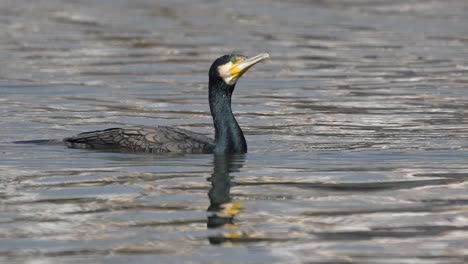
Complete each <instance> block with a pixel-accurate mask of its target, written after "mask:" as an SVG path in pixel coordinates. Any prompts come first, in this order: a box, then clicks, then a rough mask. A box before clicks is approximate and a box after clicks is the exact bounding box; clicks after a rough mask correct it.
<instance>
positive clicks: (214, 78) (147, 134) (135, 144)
mask: <svg viewBox="0 0 468 264" xmlns="http://www.w3.org/2000/svg"><path fill="white" fill-rule="evenodd" d="M268 57H269V55H268V54H266V53H264V54H259V55H257V56H255V57H252V58H246V57H244V56H241V55H224V56H222V57H220V58H218V59H216V60H215V61H214V62H213V64H212V65H211V67H210V70H209V84H208V89H209V96H208V98H209V105H210V111H211V115H212V117H213V124H214V128H215V139H214V140H213V139H211V138H209V137H206V136H204V135H201V134H198V133H195V132H192V131H188V130H185V129H181V128H175V127H169V126H156V127H129V128H110V129H106V130H100V131H92V132H85V133H81V134H78V135H76V136H73V137H69V138H65V139H63V142H64V143H65V145H67V146H68V147H71V148H85V149H98V150H110V151H123V152H146V153H169V152H170V153H245V152H247V143H246V141H245V138H244V134H243V132H242V130H241V128H240V126H239V124H238V123H237V121H236V119H235V117H234V115H233V114H232V110H231V96H232V93H233V92H234V88H235V85H236V82H237V80H238V79H239V78H240V77H241V76H242V74H244V73H245V72H246V71H247V70H248V69H249V68H250V67H252V66H253V65H254V64H256V63H258V62H260V61H262V60H263V59H265V58H268Z"/></svg>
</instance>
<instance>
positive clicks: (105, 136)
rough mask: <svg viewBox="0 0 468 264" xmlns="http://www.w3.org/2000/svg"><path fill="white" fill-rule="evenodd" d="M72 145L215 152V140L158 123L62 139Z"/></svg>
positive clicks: (120, 148)
mask: <svg viewBox="0 0 468 264" xmlns="http://www.w3.org/2000/svg"><path fill="white" fill-rule="evenodd" d="M63 142H65V144H66V145H67V146H68V147H71V148H85V149H99V150H109V151H122V152H146V153H168V152H172V153H212V152H213V151H214V148H215V144H214V141H213V140H212V139H211V138H209V137H206V136H204V135H202V134H198V133H195V132H192V131H189V130H186V129H181V128H176V127H170V126H156V127H128V128H109V129H106V130H99V131H91V132H84V133H81V134H78V135H76V136H73V137H69V138H65V139H63Z"/></svg>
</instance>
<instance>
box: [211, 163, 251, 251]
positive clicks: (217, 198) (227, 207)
mask: <svg viewBox="0 0 468 264" xmlns="http://www.w3.org/2000/svg"><path fill="white" fill-rule="evenodd" d="M213 157H214V161H213V174H212V176H211V177H210V178H209V180H210V181H211V189H210V191H209V192H208V197H209V198H210V207H208V210H207V211H208V213H209V216H208V224H207V226H208V228H210V229H223V230H228V231H227V232H220V233H218V234H216V235H213V236H209V241H210V243H211V244H221V243H224V242H226V241H232V240H233V239H236V238H240V237H242V236H244V235H245V234H244V233H242V232H239V231H238V230H236V226H235V223H234V217H235V216H236V215H237V214H238V213H239V212H240V208H241V207H240V204H239V203H238V202H235V201H232V199H231V196H230V191H231V186H232V181H231V175H230V173H231V172H237V171H239V169H240V168H242V166H243V163H244V161H245V155H244V154H215V155H213Z"/></svg>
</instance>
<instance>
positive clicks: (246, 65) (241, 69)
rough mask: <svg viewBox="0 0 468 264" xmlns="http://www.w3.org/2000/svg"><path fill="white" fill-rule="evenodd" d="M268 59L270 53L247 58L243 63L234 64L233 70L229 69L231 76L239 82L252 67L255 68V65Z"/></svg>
mask: <svg viewBox="0 0 468 264" xmlns="http://www.w3.org/2000/svg"><path fill="white" fill-rule="evenodd" d="M268 57H270V55H269V54H268V53H261V54H258V55H257V56H254V57H251V58H246V59H244V60H242V61H239V62H238V63H236V64H233V65H232V67H231V69H229V73H230V74H231V76H232V78H233V79H234V80H237V79H239V78H240V77H241V76H242V74H244V73H245V72H246V71H247V70H248V69H250V67H252V66H254V65H255V64H257V63H259V62H260V61H262V60H264V59H266V58H268Z"/></svg>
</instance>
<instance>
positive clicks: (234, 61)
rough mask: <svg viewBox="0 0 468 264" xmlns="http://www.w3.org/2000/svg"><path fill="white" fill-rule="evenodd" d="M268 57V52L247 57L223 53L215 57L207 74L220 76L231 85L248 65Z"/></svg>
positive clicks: (211, 76)
mask: <svg viewBox="0 0 468 264" xmlns="http://www.w3.org/2000/svg"><path fill="white" fill-rule="evenodd" d="M268 57H270V55H269V54H268V53H261V54H258V55H257V56H254V57H251V58H247V57H245V56H242V55H224V56H221V57H219V58H217V59H216V60H215V61H214V62H213V64H212V65H211V68H210V71H209V76H210V79H212V78H221V79H222V80H223V81H224V83H225V84H227V85H228V86H232V85H234V84H236V82H237V80H239V78H240V77H241V76H242V75H243V74H244V73H245V72H246V71H247V70H248V69H250V67H252V66H254V65H255V64H257V63H259V62H260V61H262V60H264V59H266V58H268Z"/></svg>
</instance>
